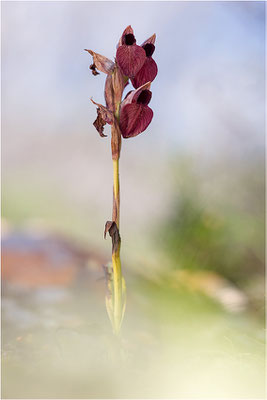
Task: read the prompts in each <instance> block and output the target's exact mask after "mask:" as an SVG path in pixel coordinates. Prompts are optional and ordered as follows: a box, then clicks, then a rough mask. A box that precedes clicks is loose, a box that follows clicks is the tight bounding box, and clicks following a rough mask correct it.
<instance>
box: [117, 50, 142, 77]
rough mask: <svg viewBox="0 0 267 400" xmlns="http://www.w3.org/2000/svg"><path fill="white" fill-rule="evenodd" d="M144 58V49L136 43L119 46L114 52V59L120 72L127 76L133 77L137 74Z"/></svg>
mask: <svg viewBox="0 0 267 400" xmlns="http://www.w3.org/2000/svg"><path fill="white" fill-rule="evenodd" d="M145 59H146V52H145V50H144V49H143V48H142V47H140V46H137V44H133V45H131V46H127V45H122V46H119V47H118V50H117V53H116V60H117V63H118V65H119V67H120V69H121V71H122V73H123V74H124V75H125V76H129V77H134V75H135V74H137V72H138V71H139V70H140V69H141V68H142V66H143V64H144V62H145Z"/></svg>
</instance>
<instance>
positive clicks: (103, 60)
mask: <svg viewBox="0 0 267 400" xmlns="http://www.w3.org/2000/svg"><path fill="white" fill-rule="evenodd" d="M84 50H85V51H88V53H89V54H91V56H93V60H94V63H93V64H92V65H95V68H97V69H98V70H99V71H101V72H104V73H105V74H111V73H112V72H113V69H114V66H115V64H114V62H113V61H111V60H110V59H109V58H107V57H105V56H102V55H101V54H98V53H95V52H94V51H92V50H87V49H84ZM95 68H94V71H95ZM94 71H93V74H94V75H95V73H94Z"/></svg>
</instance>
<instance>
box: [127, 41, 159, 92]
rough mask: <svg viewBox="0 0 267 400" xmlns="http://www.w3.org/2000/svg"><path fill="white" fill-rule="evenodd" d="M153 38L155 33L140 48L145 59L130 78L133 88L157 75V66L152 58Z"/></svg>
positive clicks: (153, 49)
mask: <svg viewBox="0 0 267 400" xmlns="http://www.w3.org/2000/svg"><path fill="white" fill-rule="evenodd" d="M155 40H156V35H155V34H154V35H152V36H151V37H150V38H148V39H147V40H146V41H145V42H144V43H143V44H142V48H143V49H144V50H145V52H146V59H145V62H144V64H143V66H142V68H141V69H140V70H139V71H138V72H137V73H136V74H135V76H134V77H133V78H131V82H132V85H133V87H134V88H135V89H136V88H138V87H140V86H142V85H144V84H145V83H146V82H152V81H153V80H154V79H155V78H156V76H157V73H158V67H157V64H156V63H155V61H154V60H153V58H152V55H153V53H154V51H155Z"/></svg>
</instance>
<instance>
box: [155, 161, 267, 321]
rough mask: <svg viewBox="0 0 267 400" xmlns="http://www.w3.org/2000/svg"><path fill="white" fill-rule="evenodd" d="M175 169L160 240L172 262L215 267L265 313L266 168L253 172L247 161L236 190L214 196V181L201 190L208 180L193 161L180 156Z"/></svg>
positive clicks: (193, 267) (176, 266) (207, 268)
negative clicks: (198, 171)
mask: <svg viewBox="0 0 267 400" xmlns="http://www.w3.org/2000/svg"><path fill="white" fill-rule="evenodd" d="M172 170H173V171H175V172H174V174H173V190H174V194H173V197H172V201H171V204H170V206H169V209H168V213H167V215H166V219H165V220H164V221H163V222H162V223H161V225H160V227H159V229H158V231H157V232H158V234H157V240H156V243H157V245H159V244H160V246H161V248H162V250H163V251H164V256H165V257H166V258H167V260H168V265H170V266H171V268H173V269H178V270H180V269H182V270H183V269H185V270H189V271H197V270H201V271H214V272H215V273H217V274H219V275H220V276H222V277H224V278H225V279H227V280H228V281H229V282H231V283H232V284H234V285H236V286H237V287H239V288H240V289H242V290H244V291H245V292H246V293H247V294H248V296H249V298H250V300H251V305H252V306H254V307H255V308H257V309H258V310H259V311H260V312H261V313H262V315H263V308H264V303H263V293H264V237H265V236H264V175H263V173H262V175H261V174H259V173H257V174H254V176H253V172H254V171H253V167H252V166H250V165H248V166H247V168H246V169H245V170H242V172H241V173H240V172H238V171H237V172H234V173H232V174H234V180H235V187H234V192H232V191H231V190H230V189H229V187H228V188H227V189H228V190H225V191H223V190H222V194H221V195H220V196H218V195H217V196H214V195H213V193H212V190H210V187H209V186H208V189H207V190H206V192H205V191H202V186H204V185H205V182H204V181H203V178H199V177H198V173H197V172H196V169H194V164H193V163H190V162H188V160H184V159H183V160H182V161H181V162H179V163H177V162H176V161H175V162H173V166H172ZM260 170H261V169H260V167H259V168H258V171H260ZM262 171H263V169H262ZM229 174H230V171H229ZM201 179H202V180H201ZM216 185H217V186H218V183H217V182H215V186H216ZM219 185H220V183H219ZM215 189H216V188H215ZM244 190H245V191H246V196H243V198H242V195H243V192H244ZM236 194H237V196H236ZM235 197H236V198H235ZM243 199H244V201H243V203H241V201H242V200H243Z"/></svg>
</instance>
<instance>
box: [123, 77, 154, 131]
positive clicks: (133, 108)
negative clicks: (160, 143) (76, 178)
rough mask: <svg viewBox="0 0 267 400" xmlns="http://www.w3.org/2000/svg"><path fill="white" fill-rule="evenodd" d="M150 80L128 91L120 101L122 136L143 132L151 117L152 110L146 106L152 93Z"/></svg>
mask: <svg viewBox="0 0 267 400" xmlns="http://www.w3.org/2000/svg"><path fill="white" fill-rule="evenodd" d="M150 84H151V82H147V83H146V84H145V85H143V86H141V87H140V88H138V89H136V90H132V91H131V92H129V93H128V94H127V95H126V97H125V99H124V100H123V102H122V103H121V111H120V130H121V134H122V136H123V137H124V138H129V137H134V136H137V135H139V133H141V132H143V131H144V130H145V129H146V128H147V127H148V125H149V124H150V122H151V120H152V118H153V111H152V110H151V108H149V107H148V103H149V102H150V100H151V96H152V93H151V91H150V90H149V89H150Z"/></svg>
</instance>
